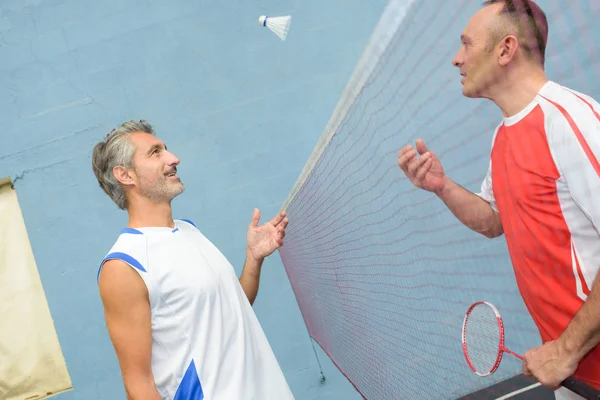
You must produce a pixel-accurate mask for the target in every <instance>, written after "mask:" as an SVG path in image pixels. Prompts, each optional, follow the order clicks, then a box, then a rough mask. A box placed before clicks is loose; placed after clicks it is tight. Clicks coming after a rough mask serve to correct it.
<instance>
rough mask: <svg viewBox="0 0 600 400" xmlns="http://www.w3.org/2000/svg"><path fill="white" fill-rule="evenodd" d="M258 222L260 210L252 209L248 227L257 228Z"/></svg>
mask: <svg viewBox="0 0 600 400" xmlns="http://www.w3.org/2000/svg"><path fill="white" fill-rule="evenodd" d="M259 221H260V210H259V209H258V208H255V209H254V212H253V213H252V221H250V226H258V222H259Z"/></svg>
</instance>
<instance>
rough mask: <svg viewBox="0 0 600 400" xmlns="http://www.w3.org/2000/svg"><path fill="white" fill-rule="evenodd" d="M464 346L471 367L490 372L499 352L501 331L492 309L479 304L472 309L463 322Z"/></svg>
mask: <svg viewBox="0 0 600 400" xmlns="http://www.w3.org/2000/svg"><path fill="white" fill-rule="evenodd" d="M464 329H465V339H464V340H465V348H466V352H467V357H468V359H469V361H470V363H471V365H472V366H473V368H474V369H475V370H476V371H477V372H479V373H489V372H491V371H492V370H493V369H494V367H495V365H496V362H497V360H498V356H499V354H500V351H499V349H500V342H501V335H502V334H501V331H500V326H499V323H498V318H497V316H496V313H495V312H494V310H493V309H492V308H491V307H490V306H488V305H486V304H480V305H477V306H476V307H475V308H473V309H472V311H471V313H470V314H469V316H468V317H467V321H466V323H465V328H464Z"/></svg>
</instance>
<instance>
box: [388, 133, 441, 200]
mask: <svg viewBox="0 0 600 400" xmlns="http://www.w3.org/2000/svg"><path fill="white" fill-rule="evenodd" d="M415 145H416V149H415V148H413V147H412V146H411V145H410V144H409V145H406V146H405V147H404V148H403V149H402V150H400V151H399V152H398V166H399V167H400V168H401V169H402V171H404V173H405V174H406V176H407V177H408V179H409V180H410V181H411V182H412V183H413V185H415V186H416V187H418V188H421V189H424V190H428V191H430V192H437V191H440V190H442V189H443V188H444V185H445V174H444V169H443V168H442V163H441V162H440V160H439V159H438V158H437V157H436V155H435V154H434V153H432V152H431V151H429V150H428V149H427V146H425V143H424V142H423V140H421V139H418V140H417V142H416V143H415ZM417 153H418V154H419V157H417Z"/></svg>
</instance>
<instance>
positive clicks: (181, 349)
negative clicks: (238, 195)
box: [92, 121, 293, 400]
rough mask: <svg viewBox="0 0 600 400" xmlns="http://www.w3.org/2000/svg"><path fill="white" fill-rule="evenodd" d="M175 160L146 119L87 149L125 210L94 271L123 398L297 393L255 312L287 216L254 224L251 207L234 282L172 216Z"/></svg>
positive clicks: (217, 257)
mask: <svg viewBox="0 0 600 400" xmlns="http://www.w3.org/2000/svg"><path fill="white" fill-rule="evenodd" d="M179 163H180V161H179V159H178V158H177V157H176V156H175V155H174V154H173V153H171V152H169V151H168V150H167V147H166V146H165V144H164V143H163V142H162V141H161V140H160V139H158V138H157V137H156V136H155V134H154V131H153V128H152V126H151V125H150V124H149V123H148V122H146V121H128V122H125V123H123V124H121V125H120V126H118V127H117V128H115V129H113V130H112V131H111V132H110V133H109V134H108V135H107V136H106V138H105V139H104V140H103V141H101V142H100V143H98V144H96V146H95V147H94V151H93V155H92V168H93V171H94V174H95V175H96V178H97V179H98V183H99V184H100V187H101V188H102V189H103V190H104V192H105V193H106V194H107V195H108V196H109V197H110V198H111V199H112V200H113V201H114V202H115V203H116V204H117V206H118V207H119V208H120V209H123V210H126V211H127V213H128V215H129V222H128V224H127V227H126V228H124V229H123V230H122V231H121V234H120V235H119V237H118V238H117V240H116V242H115V243H114V245H113V246H112V248H111V249H110V251H109V252H108V254H107V255H106V257H105V258H104V259H103V260H102V262H101V266H100V270H99V271H98V285H99V291H100V296H101V299H102V303H103V305H104V314H105V319H106V326H107V329H108V333H109V335H110V338H111V341H112V343H113V346H114V348H115V351H116V354H117V358H118V360H119V365H120V369H121V374H122V377H123V382H124V385H125V391H126V393H127V398H128V399H129V400H138V399H139V400H160V399H163V400H164V399H167V400H201V399H204V397H206V398H210V399H236V400H243V399H248V400H250V399H277V400H286V399H293V396H292V393H291V391H290V389H289V387H288V384H287V382H286V380H285V378H284V376H283V373H282V371H281V369H280V367H279V365H278V363H277V360H276V359H275V356H274V354H273V351H272V349H271V347H270V345H269V343H268V341H267V339H266V336H265V334H264V332H263V330H262V328H261V326H260V324H259V322H258V320H257V318H256V315H255V314H254V311H253V309H252V304H253V302H254V299H255V298H256V295H257V292H258V286H259V279H260V270H261V266H262V263H263V261H264V259H265V258H266V257H268V256H269V255H270V254H272V253H273V252H274V251H275V250H277V249H278V248H279V247H280V246H281V245H282V244H283V238H284V236H285V228H286V226H287V223H288V220H287V218H286V216H285V213H283V212H282V213H279V214H278V215H277V216H275V217H274V218H273V219H272V220H271V221H269V222H267V223H265V224H264V225H262V226H259V225H258V223H259V220H260V211H259V210H258V209H255V210H254V213H253V215H252V218H251V222H250V224H249V227H248V233H247V248H246V262H245V265H244V269H243V272H242V274H241V277H240V278H239V279H238V277H237V276H236V274H235V271H234V269H233V267H232V266H231V264H230V263H229V262H228V261H227V259H226V258H225V257H224V256H223V254H221V252H220V251H219V250H218V249H217V248H216V247H215V246H214V245H213V244H212V243H211V242H210V241H209V240H208V239H207V238H206V237H205V236H204V235H203V234H202V233H201V232H200V230H199V229H198V228H197V227H196V226H195V224H194V223H193V222H192V221H189V220H174V219H173V216H172V209H171V201H172V200H173V198H175V197H176V196H178V195H179V194H181V193H182V192H183V191H184V185H183V183H182V182H181V180H180V179H179V177H178V176H177V167H178V165H179Z"/></svg>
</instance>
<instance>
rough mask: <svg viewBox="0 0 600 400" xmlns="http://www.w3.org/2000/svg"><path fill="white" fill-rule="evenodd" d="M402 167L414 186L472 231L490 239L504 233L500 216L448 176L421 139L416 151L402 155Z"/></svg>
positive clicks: (405, 152) (411, 150)
mask: <svg viewBox="0 0 600 400" xmlns="http://www.w3.org/2000/svg"><path fill="white" fill-rule="evenodd" d="M417 154H418V155H419V157H417ZM398 166H399V167H400V169H402V171H404V174H405V175H406V177H407V178H408V179H409V180H410V181H411V183H412V184H413V185H415V186H416V187H418V188H421V189H423V190H427V191H430V192H433V193H435V194H437V196H438V197H439V198H440V199H442V201H443V202H444V204H446V206H447V207H448V208H449V209H450V211H452V213H453V214H454V215H455V216H456V218H458V220H459V221H460V222H462V223H463V224H464V225H466V226H467V227H468V228H470V229H472V230H474V231H475V232H478V233H481V234H482V235H484V236H486V237H488V238H494V237H497V236H500V235H502V234H503V233H504V230H503V228H502V223H501V221H500V216H499V214H498V213H497V212H496V211H495V210H494V209H493V208H492V206H491V205H490V204H489V203H488V202H487V201H485V200H484V199H482V198H481V197H479V196H477V195H476V194H474V193H471V192H469V191H468V190H467V189H465V188H463V187H461V186H459V185H458V184H456V183H455V182H454V181H452V179H450V178H449V177H448V176H446V174H445V173H444V169H443V168H442V163H441V162H440V160H439V159H438V158H437V156H436V155H435V154H434V153H432V152H431V151H429V150H428V149H427V146H425V143H423V141H422V140H421V139H419V140H417V142H416V148H413V147H412V146H411V145H407V146H405V147H404V148H403V149H402V150H400V151H399V152H398ZM486 179H487V178H486ZM486 188H487V186H486ZM490 189H491V188H490Z"/></svg>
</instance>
